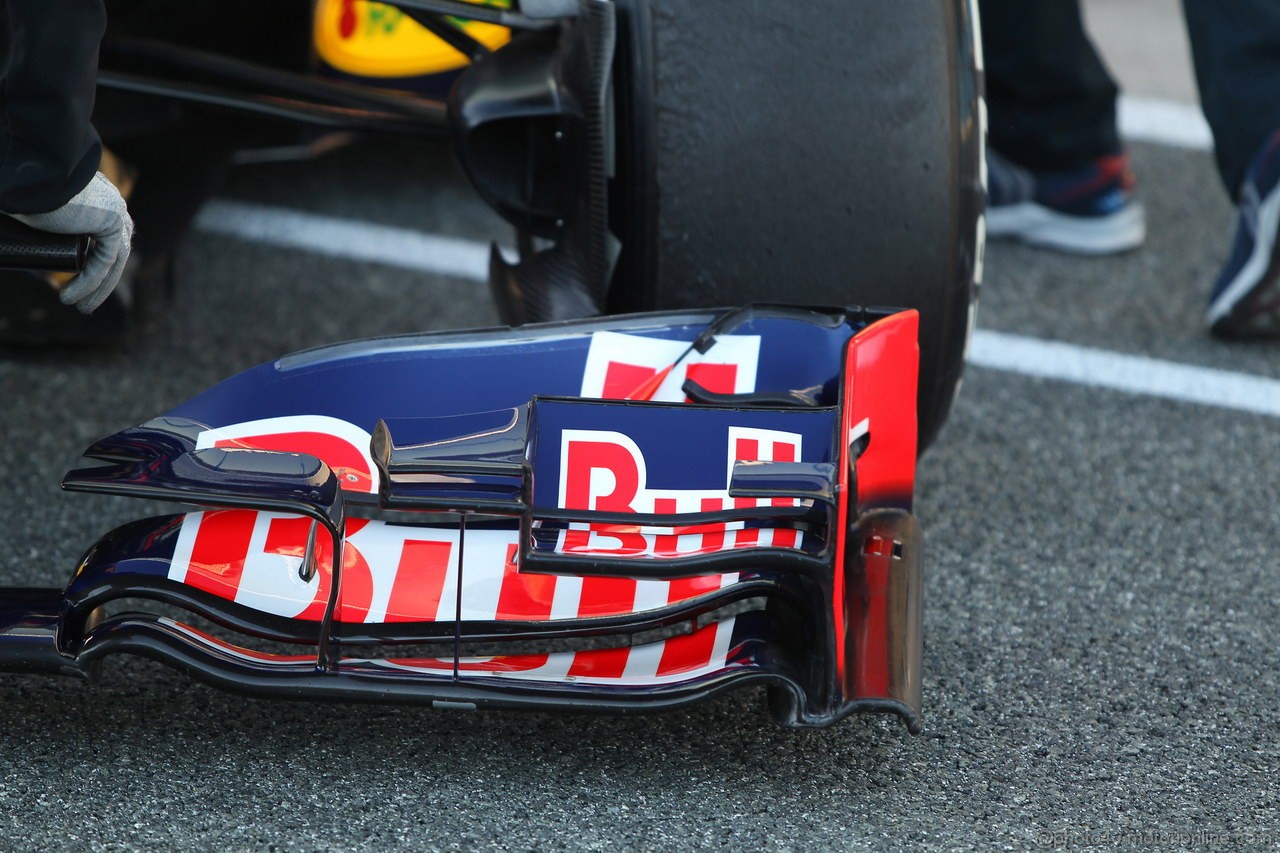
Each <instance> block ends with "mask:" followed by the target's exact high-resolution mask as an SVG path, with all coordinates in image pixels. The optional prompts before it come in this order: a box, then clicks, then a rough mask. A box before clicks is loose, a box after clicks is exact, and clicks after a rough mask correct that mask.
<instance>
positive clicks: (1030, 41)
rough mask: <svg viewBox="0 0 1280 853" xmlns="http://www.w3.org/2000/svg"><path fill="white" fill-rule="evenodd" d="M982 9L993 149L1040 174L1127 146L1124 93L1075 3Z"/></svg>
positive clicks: (991, 2) (990, 2) (1019, 0)
mask: <svg viewBox="0 0 1280 853" xmlns="http://www.w3.org/2000/svg"><path fill="white" fill-rule="evenodd" d="M1214 2H1223V0H1205V3H1206V5H1208V4H1210V3H1214ZM1261 2H1265V0H1261ZM978 11H979V14H980V15H981V19H982V44H983V53H984V54H985V59H986V76H987V108H988V126H989V134H990V137H989V138H990V141H991V147H992V148H994V149H995V150H997V151H999V152H1000V153H1001V154H1003V155H1004V156H1005V157H1007V158H1009V159H1010V160H1012V161H1014V162H1015V163H1018V164H1019V165H1022V166H1025V167H1026V168H1028V169H1033V170H1037V171H1043V170H1049V171H1056V170H1066V169H1072V168H1075V167H1077V166H1080V165H1083V164H1084V163H1086V162H1088V161H1089V160H1092V159H1094V158H1097V157H1102V156H1105V155H1108V154H1115V153H1117V152H1119V151H1120V139H1119V136H1118V135H1117V133H1116V94H1117V91H1118V90H1117V88H1116V84H1115V81H1114V80H1112V78H1111V75H1110V74H1109V73H1108V72H1107V69H1106V68H1105V67H1104V66H1103V64H1102V60H1101V59H1099V57H1098V53H1097V51H1096V50H1094V47H1093V44H1092V43H1091V42H1090V41H1089V37H1088V36H1087V35H1086V34H1085V31H1084V25H1083V22H1082V20H1081V17H1080V7H1079V5H1078V3H1077V2H1076V0H1031V2H1027V0H981V2H980V3H979V10H978Z"/></svg>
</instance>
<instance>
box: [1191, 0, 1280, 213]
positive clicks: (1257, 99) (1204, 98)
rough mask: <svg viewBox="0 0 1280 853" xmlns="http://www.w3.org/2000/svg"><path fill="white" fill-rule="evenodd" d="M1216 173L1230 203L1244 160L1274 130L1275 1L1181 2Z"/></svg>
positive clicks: (1279, 91)
mask: <svg viewBox="0 0 1280 853" xmlns="http://www.w3.org/2000/svg"><path fill="white" fill-rule="evenodd" d="M1182 8H1183V11H1184V12H1185V13H1186V18H1187V34H1188V35H1189V36H1190V38H1191V54H1192V57H1193V58H1194V60H1195V67H1196V82H1197V84H1198V85H1199V87H1200V102H1201V104H1203V106H1204V114H1205V118H1207V119H1208V120H1209V126H1210V127H1211V128H1212V129H1213V145H1214V151H1215V155H1216V157H1217V160H1218V173H1219V174H1220V175H1221V176H1222V182H1223V183H1224V184H1225V185H1226V188H1227V192H1228V194H1230V196H1231V197H1232V198H1233V199H1234V198H1235V197H1236V195H1237V194H1238V193H1239V191H1240V182H1241V181H1242V180H1244V175H1245V171H1246V170H1247V169H1248V168H1249V161H1250V160H1252V159H1253V155H1254V154H1255V153H1257V151H1258V150H1259V149H1260V148H1261V147H1262V145H1263V143H1264V142H1266V141H1267V139H1268V137H1270V136H1271V134H1272V133H1274V132H1275V131H1276V130H1277V129H1280V2H1276V0H1183V2H1182Z"/></svg>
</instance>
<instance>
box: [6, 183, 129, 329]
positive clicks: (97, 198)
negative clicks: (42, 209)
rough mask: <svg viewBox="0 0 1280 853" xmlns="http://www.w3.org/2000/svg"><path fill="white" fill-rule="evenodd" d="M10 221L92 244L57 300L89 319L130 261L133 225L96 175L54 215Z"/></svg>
mask: <svg viewBox="0 0 1280 853" xmlns="http://www.w3.org/2000/svg"><path fill="white" fill-rule="evenodd" d="M10 216H12V217H13V218H14V219H17V220H20V221H22V222H25V223H26V224H28V225H30V226H31V227H32V228H39V229H41V230H44V231H52V232H54V233H55V234H88V235H89V236H90V237H92V238H93V240H94V242H93V250H92V251H91V252H90V254H89V259H88V260H87V261H86V262H85V265H84V269H83V270H82V271H81V272H80V274H79V275H77V276H76V277H75V278H73V279H71V281H69V282H68V283H67V286H66V287H64V288H62V290H61V292H60V293H59V294H58V298H59V299H61V300H62V302H63V304H64V305H74V306H76V307H77V308H79V309H80V310H81V311H83V312H84V313H85V314H88V313H89V312H90V311H92V310H93V309H95V308H97V307H98V306H99V305H101V304H102V303H103V302H105V301H106V298H107V297H108V296H110V295H111V291H112V290H114V289H115V286H116V285H117V284H119V282H120V276H121V274H122V273H123V272H124V265H125V262H126V261H127V260H129V243H130V241H131V240H132V239H133V220H132V219H130V218H129V211H128V209H127V208H126V206H125V203H124V198H123V197H122V196H121V195H120V191H119V190H117V189H116V187H115V184H113V183H111V181H109V180H107V177H106V176H105V175H103V174H102V173H101V172H98V173H97V174H96V175H94V176H93V180H91V181H89V185H88V186H86V187H85V188H84V189H82V190H81V191H80V192H78V193H76V195H75V197H74V198H72V199H71V201H69V202H67V203H66V204H64V205H63V206H62V207H59V208H58V209H57V210H51V211H49V212H48V213H13V214H10Z"/></svg>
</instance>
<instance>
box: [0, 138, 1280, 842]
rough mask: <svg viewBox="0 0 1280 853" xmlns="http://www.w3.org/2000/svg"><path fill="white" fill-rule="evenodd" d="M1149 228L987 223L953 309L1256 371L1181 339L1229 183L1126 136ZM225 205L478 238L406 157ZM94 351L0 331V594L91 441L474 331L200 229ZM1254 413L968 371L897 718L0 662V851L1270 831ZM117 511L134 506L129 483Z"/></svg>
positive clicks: (454, 292)
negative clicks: (809, 720) (292, 374)
mask: <svg viewBox="0 0 1280 853" xmlns="http://www.w3.org/2000/svg"><path fill="white" fill-rule="evenodd" d="M1134 154H1135V158H1136V167H1137V169H1138V174H1139V180H1140V182H1141V189H1142V193H1143V198H1144V200H1145V203H1146V205H1147V208H1148V215H1149V222H1150V228H1151V238H1150V240H1149V242H1148V245H1147V247H1146V248H1144V249H1143V250H1141V251H1139V252H1136V253H1133V254H1131V255H1127V256H1124V257H1119V258H1111V259H1104V260H1085V259H1079V258H1070V257H1064V256H1060V255H1053V254H1049V253H1045V252H1040V251H1035V250H1031V249H1026V248H1022V247H1017V246H992V247H990V250H989V254H988V258H987V281H986V284H985V286H984V292H983V303H982V308H981V312H980V326H981V327H983V328H986V329H994V330H1000V331H1005V332H1016V333H1018V334H1022V335H1029V336H1032V337H1036V338H1041V339H1045V340H1052V341H1063V342H1068V343H1074V344H1082V345H1088V346H1090V347H1096V348H1100V349H1102V350H1105V351H1110V352H1118V353H1127V354H1140V355H1148V356H1153V357H1156V358H1160V359H1167V360H1170V361H1174V362H1177V363H1181V364H1190V365H1207V366H1214V367H1219V368H1223V369H1227V370H1232V371H1241V372H1245V373H1250V374H1255V375H1262V376H1267V377H1273V378H1275V377H1280V345H1274V344H1251V345H1225V344H1222V343H1218V342H1215V341H1212V340H1210V339H1208V338H1207V337H1205V335H1204V334H1203V332H1202V331H1201V327H1200V315H1201V312H1202V310H1203V307H1204V302H1205V297H1206V294H1207V289H1208V283H1209V281H1210V280H1211V278H1212V276H1213V273H1214V272H1215V270H1216V268H1217V265H1218V263H1219V262H1220V260H1221V257H1222V255H1223V254H1224V253H1225V250H1226V245H1227V238H1228V234H1229V227H1230V208H1229V207H1228V205H1227V203H1226V200H1225V197H1224V196H1223V193H1222V191H1221V189H1220V188H1219V187H1218V185H1217V182H1216V180H1217V179H1216V176H1215V175H1214V173H1213V170H1212V164H1211V161H1210V158H1209V155H1208V154H1205V153H1202V152H1194V151H1183V150H1175V149H1165V148H1158V147H1152V146H1137V147H1136V148H1135V151H1134ZM226 195H227V196H228V197H231V198H234V199H239V200H243V201H252V202H264V203H271V204H276V205H285V206H288V207H290V208H294V209H298V210H306V211H312V212H319V213H325V214H330V215H335V216H343V217H349V218H351V219H354V220H359V221H364V222H375V223H381V224H387V225H395V226H401V227H407V228H413V229H419V230H423V231H427V232H431V233H443V234H452V235H455V236H463V237H468V238H475V239H486V238H488V237H490V236H505V234H506V231H505V229H504V228H503V227H502V226H501V225H500V224H498V223H496V222H495V221H494V219H493V218H492V217H491V216H490V215H489V214H488V213H487V211H486V210H485V209H484V208H483V207H482V206H481V205H480V204H479V202H477V201H475V200H474V198H473V197H472V196H471V195H470V192H469V190H468V189H467V188H466V186H465V185H464V184H463V183H462V182H461V181H460V179H458V178H457V176H456V175H455V174H454V173H453V171H452V169H451V167H450V166H449V165H448V164H447V163H446V162H442V161H441V158H440V157H439V156H438V152H437V151H436V150H435V149H431V148H430V147H427V148H425V149H424V148H421V147H418V146H408V145H376V146H368V145H366V146H361V147H358V148H355V149H352V150H349V151H346V152H343V153H339V154H337V155H333V156H331V157H329V158H327V159H325V160H322V161H319V162H317V163H311V164H306V165H297V164H283V165H274V166H257V167H252V168H247V169H244V170H242V171H241V172H240V173H239V174H238V175H237V177H236V178H235V180H234V183H233V185H232V186H231V187H229V188H228V189H227V191H226ZM179 272H180V277H181V291H180V294H179V299H178V301H177V302H176V304H175V305H174V307H173V308H172V310H171V311H170V312H169V313H168V315H167V316H166V317H164V318H163V320H162V321H161V322H159V323H158V324H156V325H155V326H154V327H153V328H151V329H150V330H148V331H147V332H146V333H145V334H143V335H140V336H139V337H138V338H137V339H136V340H134V341H133V342H131V343H130V344H129V345H127V346H123V347H120V348H116V349H111V350H108V351H105V352H103V351H94V352H83V353H48V352H44V353H29V352H26V353H23V352H14V351H8V352H4V353H2V354H0V402H2V403H3V405H0V434H3V437H4V441H3V442H0V466H2V467H3V470H4V471H5V475H6V476H5V480H6V486H7V488H5V489H4V490H3V492H2V493H0V530H2V531H3V532H4V545H3V547H0V583H3V584H10V585H11V584H29V585H48V586H55V585H60V584H61V583H63V582H64V581H65V579H66V577H67V576H68V574H69V572H70V570H71V569H72V568H73V567H74V565H75V564H76V561H77V560H78V558H79V556H80V554H81V553H82V550H83V549H84V548H85V547H86V546H87V545H88V544H90V543H91V542H92V541H93V540H94V539H95V538H96V537H97V536H98V535H100V534H101V533H103V532H105V531H106V530H108V529H110V528H111V527H113V526H114V525H116V524H118V523H120V522H123V521H125V520H127V519H130V518H133V517H135V516H136V515H137V514H138V512H139V506H138V505H136V504H134V503H131V502H129V501H126V500H123V499H118V500H113V499H106V498H93V497H87V496H81V495H69V494H63V493H60V492H59V490H58V481H59V478H60V475H61V473H62V472H63V471H64V470H65V469H66V468H67V467H69V466H71V465H72V464H74V463H75V461H76V459H77V454H78V453H79V451H80V450H81V449H82V448H83V447H84V446H86V445H87V444H88V443H89V442H90V441H92V440H93V439H95V438H98V437H100V436H102V435H105V434H108V433H110V432H113V431H115V430H118V429H120V428H123V427H125V426H128V425H130V424H133V423H136V422H139V421H141V420H144V419H145V418H147V417H150V416H151V415H153V414H155V413H158V412H161V411H163V410H164V409H166V408H168V407H170V406H172V405H174V404H176V403H178V402H180V401H182V400H183V399H185V398H186V397H188V396H189V395H191V394H193V393H194V392H196V391H198V390H199V389H201V388H203V387H204V386H206V385H207V384H209V383H211V382H214V381H216V380H218V379H219V378H221V377H223V376H226V375H228V374H231V373H233V372H235V371H238V370H240V369H243V368H246V367H249V366H251V365H253V364H256V363H258V362H261V361H264V360H268V359H271V358H274V357H275V356H277V355H279V354H281V353H283V352H286V351H289V350H292V349H297V348H301V347H306V346H311V345H315V344H321V343H325V342H330V341H333V340H336V339H343V338H352V337H359V336H366V335H374V334H384V333H394V332H403V331H412V330H419V329H434V328H452V327H459V326H468V325H482V324H489V323H492V322H493V321H494V319H495V318H494V315H493V312H492V309H491V308H490V306H489V304H488V302H487V298H486V293H485V291H484V288H483V286H481V285H477V284H476V283H475V282H472V281H461V280H448V279H442V278H440V277H437V276H432V275H429V274H426V273H421V272H411V271H406V270H403V269H393V268H391V267H388V266H382V265H377V264H367V263H358V262H351V261H343V260H341V259H334V258H331V257H321V256H317V255H315V254H311V253H307V252H299V251H294V250H287V249H281V248H277V247H272V246H269V245H262V244H256V243H249V242H244V241H240V240H236V239H232V238H228V237H222V236H215V235H211V234H208V233H196V234H193V235H192V236H191V238H190V239H189V240H188V242H187V244H186V246H185V249H184V251H183V253H182V255H181V258H180V263H179ZM1277 460H1280V423H1278V422H1277V421H1276V419H1274V418H1269V417H1265V416H1260V415H1248V414H1242V413H1240V412H1235V411H1230V410H1227V409H1221V408H1216V407H1212V406H1199V405H1190V404H1186V403H1181V402H1176V401H1174V400H1170V399H1165V398H1161V397H1154V396H1150V395H1143V394H1125V393H1119V392H1114V391H1106V390H1100V389H1098V388H1093V387H1088V386H1085V385H1079V384H1071V383H1066V382H1058V381H1050V380H1044V379H1034V378H1030V377H1027V376H1022V375H1019V374H1017V373H1010V372H999V371H994V370H986V369H981V368H971V369H970V371H969V373H968V375H967V378H966V381H965V386H964V391H963V394H962V396H961V398H960V401H959V403H958V406H957V407H956V409H955V411H954V413H953V415H952V417H951V420H950V423H949V424H948V426H947V428H946V430H945V431H944V434H943V435H942V437H941V439H940V441H939V442H938V443H937V445H936V446H935V447H934V448H933V449H932V450H931V451H930V452H929V453H928V455H927V456H926V458H925V459H924V460H923V463H922V465H921V469H920V480H919V487H918V504H917V510H918V514H919V517H920V520H921V522H922V525H923V528H924V531H925V534H926V537H927V539H926V541H927V558H926V573H927V580H926V648H925V659H924V672H925V680H924V691H925V698H924V703H925V706H924V710H925V718H926V721H925V729H924V733H923V734H921V735H919V736H915V737H913V736H911V735H909V734H907V733H906V731H905V730H904V728H903V727H902V726H901V725H900V724H899V723H897V722H896V721H894V720H892V719H888V718H873V717H857V718H853V719H850V720H847V721H845V722H842V723H840V724H839V725H837V726H834V727H832V728H830V729H826V730H822V731H805V732H792V731H785V730H782V729H779V728H776V727H775V726H774V725H773V723H771V722H770V721H769V719H768V718H767V716H766V714H765V712H764V709H763V707H762V699H763V697H762V696H761V695H759V694H757V693H755V692H753V691H746V692H742V693H737V694H731V695H728V696H725V697H722V698H720V699H718V700H715V701H712V702H710V703H708V704H705V705H702V706H699V707H696V708H692V709H688V710H683V711H678V712H673V713H669V714H664V715H657V716H645V717H632V718H616V717H588V716H576V715H566V716H558V715H547V714H515V713H486V714H457V713H448V712H432V711H427V710H422V709H414V708H394V707H390V708H384V707H369V706H345V705H324V704H308V703H290V702H267V701H258V700H250V699H244V698H240V697H238V696H234V695H230V694H225V693H221V692H218V691H216V690H213V689H211V688H208V687H205V686H202V685H200V684H197V683H194V682H191V681H189V680H187V679H186V678H184V677H182V676H180V675H177V674H175V673H173V672H171V671H169V670H167V669H166V668H164V667H162V666H159V665H156V664H151V663H148V662H145V661H141V660H134V659H124V658H122V659H118V660H117V661H114V662H111V663H109V664H108V667H107V671H106V677H105V679H104V680H103V681H102V682H101V683H100V684H97V685H87V684H83V683H80V682H77V681H73V680H59V679H51V678H40V677H28V676H9V677H4V678H0V849H5V850H8V849H14V850H49V849H93V850H98V849H103V850H132V849H143V850H155V849H197V850H271V849H278V850H312V849H320V850H325V849H348V848H377V849H414V850H417V849H463V848H465V849H471V848H477V849H486V848H487V849H597V850H617V849H636V850H647V849H654V848H675V847H691V846H709V847H722V848H731V849H738V848H741V847H763V848H771V849H774V848H777V849H864V848H897V849H904V848H912V849H914V848H916V847H926V848H932V849H957V848H960V849H964V848H968V849H984V850H985V849H1016V850H1021V849H1029V848H1036V847H1059V848H1068V849H1078V848H1080V847H1083V846H1086V845H1087V844H1097V845H1099V846H1120V847H1129V848H1135V849H1206V848H1212V847H1226V846H1227V845H1228V844H1229V843H1230V844H1231V845H1232V846H1236V845H1238V844H1244V845H1245V846H1254V845H1255V844H1256V845H1259V846H1261V845H1262V844H1268V845H1270V846H1274V845H1275V844H1276V843H1277V841H1280V811H1278V809H1280V805H1278V796H1277V795H1278V789H1280V786H1278V785H1277V781H1276V770H1277V767H1278V766H1280V746H1278V745H1277V740H1276V736H1277V733H1278V732H1280V674H1278V670H1280V655H1277V651H1276V640H1275V638H1276V636H1277V631H1276V626H1277V623H1278V621H1280V620H1277V616H1276V612H1277V609H1278V608H1280V567H1278V565H1277V564H1278V562H1280V560H1278V559H1277V555H1278V554H1280V549H1278V548H1277V534H1278V532H1280V531H1278V530H1277V512H1276V508H1277V506H1280V486H1277V479H1278V477H1277V475H1278V474H1280V462H1278V461H1277ZM144 509H145V508H144Z"/></svg>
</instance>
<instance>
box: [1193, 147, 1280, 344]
mask: <svg viewBox="0 0 1280 853" xmlns="http://www.w3.org/2000/svg"><path fill="white" fill-rule="evenodd" d="M1237 209H1238V211H1239V212H1238V215H1237V217H1236V236H1235V242H1233V243H1232V244H1231V255H1230V257H1228V258H1227V263H1226V265H1225V266H1223V268H1222V272H1220V273H1219V274H1218V280H1217V282H1216V283H1215V284H1214V286H1213V295H1212V296H1210V297H1209V310H1208V312H1207V313H1206V314H1205V318H1204V319H1205V323H1206V324H1208V326H1209V331H1210V332H1212V333H1213V334H1215V335H1217V336H1219V337H1223V338H1247V337H1277V336H1280V254H1277V252H1276V232H1277V231H1280V132H1277V133H1276V134H1275V135H1273V136H1272V137H1271V139H1270V140H1269V141H1268V142H1267V144H1266V145H1264V146H1262V150H1260V151H1259V152H1258V153H1257V155H1255V156H1254V158H1253V162H1252V163H1250V164H1249V171H1248V173H1247V174H1246V175H1245V179H1244V184H1243V185H1242V186H1241V187H1240V201H1239V203H1238V205H1237Z"/></svg>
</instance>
